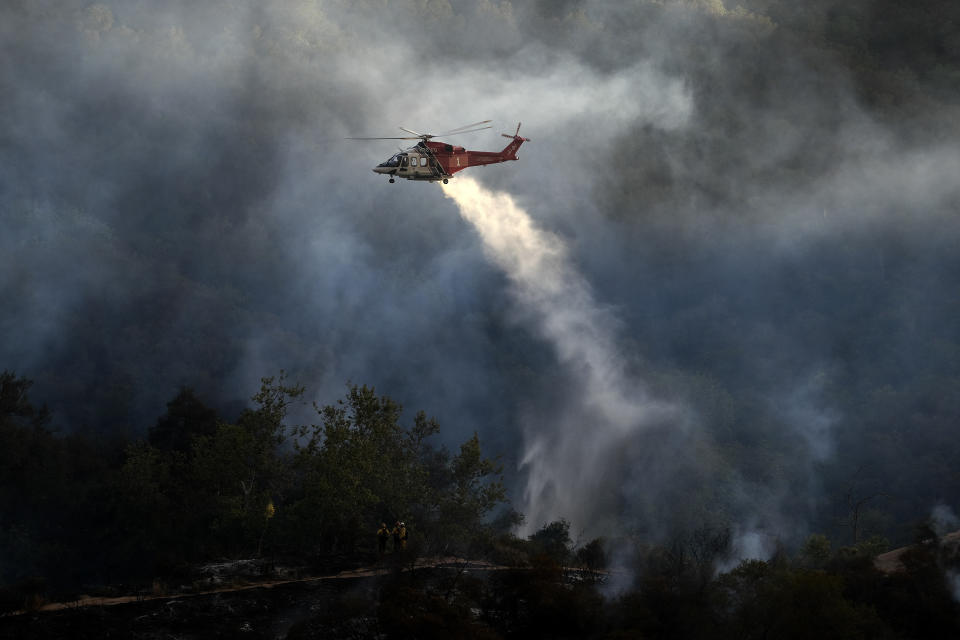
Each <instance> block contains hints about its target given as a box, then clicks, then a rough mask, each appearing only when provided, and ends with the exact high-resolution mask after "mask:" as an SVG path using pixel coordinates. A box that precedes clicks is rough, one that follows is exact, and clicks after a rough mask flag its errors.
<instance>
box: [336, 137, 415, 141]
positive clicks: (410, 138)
mask: <svg viewBox="0 0 960 640" xmlns="http://www.w3.org/2000/svg"><path fill="white" fill-rule="evenodd" d="M422 137H423V136H417V137H413V136H406V137H404V138H395V137H394V138H344V140H419V139H420V138H422Z"/></svg>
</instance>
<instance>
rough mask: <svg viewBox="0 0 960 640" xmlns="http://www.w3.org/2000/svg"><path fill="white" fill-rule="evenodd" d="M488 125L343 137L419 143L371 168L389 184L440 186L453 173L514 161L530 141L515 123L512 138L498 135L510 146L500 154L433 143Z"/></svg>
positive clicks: (485, 123) (486, 121) (486, 127)
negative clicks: (402, 180) (411, 182)
mask: <svg viewBox="0 0 960 640" xmlns="http://www.w3.org/2000/svg"><path fill="white" fill-rule="evenodd" d="M489 122H491V121H490V120H483V121H481V122H474V123H473V124H467V125H464V126H462V127H457V128H456V129H451V130H450V131H446V132H444V133H438V134H432V133H418V132H416V131H413V130H412V129H407V128H405V127H400V129H401V130H403V131H406V132H407V133H409V134H411V135H409V136H402V137H379V138H347V140H419V141H420V142H418V143H417V144H416V145H414V146H412V147H410V148H408V149H401V150H400V152H399V153H396V154H394V155H393V156H392V157H391V158H390V159H389V160H386V161H385V162H381V163H380V164H378V165H377V166H376V167H374V168H373V171H374V173H382V174H385V175H388V176H390V182H394V181H395V179H396V178H406V179H407V180H426V181H428V182H436V181H438V180H442V181H443V184H447V181H448V180H449V179H450V178H452V177H453V174H455V173H457V172H458V171H463V170H464V169H466V168H467V167H476V166H478V165H485V164H495V163H497V162H506V161H507V160H516V159H517V149H519V148H520V145H522V144H523V143H524V142H530V138H524V137H523V136H521V135H520V123H519V122H518V123H517V130H516V131H515V132H514V133H513V135H510V134H508V133H503V134H500V135H502V136H503V137H504V138H510V144H508V145H507V146H506V147H504V148H503V150H502V151H470V150H468V149H464V148H463V147H458V146H454V145H450V144H447V143H445V142H439V141H434V140H433V138H437V137H440V136H444V137H446V136H452V135H459V134H461V133H471V132H473V131H482V130H483V129H490V128H491V126H490V125H489V124H487V123H489ZM481 125H487V126H481Z"/></svg>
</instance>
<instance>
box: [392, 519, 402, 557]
mask: <svg viewBox="0 0 960 640" xmlns="http://www.w3.org/2000/svg"><path fill="white" fill-rule="evenodd" d="M391 533H392V534H393V551H394V553H396V552H398V551H400V521H399V520H397V524H395V525H394V526H393V531H391Z"/></svg>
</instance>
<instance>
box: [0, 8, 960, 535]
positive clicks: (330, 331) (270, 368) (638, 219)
mask: <svg viewBox="0 0 960 640" xmlns="http://www.w3.org/2000/svg"><path fill="white" fill-rule="evenodd" d="M728 4H732V3H728ZM847 4H848V5H850V6H853V5H856V6H858V7H860V8H861V9H862V10H863V11H868V10H869V7H870V3H868V2H862V3H847ZM0 52H2V56H0V95H2V96H3V98H2V103H0V104H2V108H0V299H2V302H3V305H2V309H0V331H2V335H3V336H4V338H3V340H2V341H0V367H3V368H7V369H12V370H15V371H16V372H17V373H19V374H21V375H25V376H27V377H29V378H32V379H34V380H35V381H36V386H35V392H36V394H37V395H38V396H39V397H40V398H42V399H44V400H45V401H47V402H49V403H50V404H51V405H52V407H53V408H54V409H55V411H56V415H57V416H58V419H59V420H60V422H61V423H62V425H63V426H64V428H65V429H74V428H89V429H96V428H98V425H100V426H102V425H104V424H110V425H112V428H118V427H119V428H125V427H124V426H123V425H129V429H130V430H131V431H132V432H133V433H138V432H142V431H143V430H144V429H145V428H146V427H147V426H149V425H150V424H152V422H153V421H154V420H155V419H156V417H157V416H159V415H160V414H161V413H162V412H163V410H164V403H165V402H166V401H167V400H169V399H171V398H172V397H173V396H174V394H175V393H176V391H177V389H178V387H179V386H180V385H184V384H185V385H190V386H193V387H195V388H196V389H198V391H199V392H200V393H201V395H202V396H203V397H205V398H206V399H207V400H208V401H209V402H210V403H211V404H214V405H216V406H218V407H220V408H221V409H222V410H224V411H229V410H231V409H235V408H236V407H238V406H241V405H242V403H243V402H245V400H246V398H247V397H249V395H251V394H252V393H253V392H254V391H255V390H256V388H257V386H258V380H259V378H260V377H262V376H267V375H274V374H276V373H277V372H278V371H279V370H280V369H281V368H282V369H285V370H286V371H288V372H289V374H290V377H291V378H294V379H296V380H298V381H300V382H302V383H304V384H306V385H307V387H308V392H309V395H310V399H311V400H317V401H318V402H320V403H327V402H332V401H333V400H335V399H336V398H337V397H339V396H340V395H341V394H342V392H343V390H344V384H345V383H346V382H347V381H352V382H356V383H361V384H363V383H365V384H370V385H374V386H375V387H376V388H377V390H378V391H379V392H381V393H385V394H387V395H390V396H391V397H394V398H395V399H397V400H399V401H400V402H402V403H403V404H404V405H405V406H407V407H408V408H409V409H410V410H411V415H412V411H414V410H417V409H421V408H422V409H424V410H426V411H427V412H428V413H430V414H432V415H436V416H437V417H438V419H439V420H440V423H441V425H442V427H443V430H444V434H445V435H444V441H445V442H447V443H448V444H451V445H453V444H455V443H457V442H458V441H460V440H462V439H463V438H464V437H465V436H466V435H468V434H469V433H471V432H472V431H474V430H476V431H478V432H480V435H481V440H482V441H483V442H484V443H485V444H486V446H487V450H488V451H489V452H490V453H503V454H504V460H505V462H506V463H507V470H508V474H509V477H510V482H511V484H512V486H513V496H514V499H515V502H516V503H517V504H518V506H523V502H524V498H523V495H524V489H525V488H526V489H527V490H528V494H527V495H528V496H529V489H530V484H529V483H528V480H529V475H527V474H528V473H529V470H530V467H529V466H528V467H523V466H522V465H521V463H522V462H523V460H525V459H527V460H528V461H529V459H530V455H531V452H534V451H535V450H536V448H537V447H538V446H553V447H558V446H562V447H572V448H573V449H571V450H576V449H577V446H578V440H577V435H576V434H578V433H579V434H580V436H579V437H581V438H582V444H583V449H581V451H594V452H596V451H600V452H602V454H603V459H602V460H600V461H598V462H597V463H596V464H599V465H602V466H603V467H604V469H605V470H606V471H605V475H604V476H603V477H602V478H599V479H598V480H597V482H598V483H599V484H597V485H596V489H594V490H593V492H594V493H598V494H600V495H601V497H600V498H598V499H597V504H600V505H602V510H604V513H602V514H599V513H596V510H597V508H598V507H596V506H595V507H592V508H593V512H591V511H589V510H587V511H584V510H581V509H579V507H576V506H571V505H570V499H569V496H567V498H568V499H567V500H555V501H554V502H550V504H551V505H555V508H554V507H550V508H543V509H540V510H535V511H536V515H535V516H534V517H535V519H540V520H545V519H547V518H551V517H568V518H574V519H575V520H577V519H578V518H579V519H580V520H589V522H583V521H576V522H575V525H577V526H579V527H584V528H588V529H589V528H590V527H591V525H595V524H596V521H598V520H604V519H605V518H610V519H611V520H616V519H618V518H619V519H621V520H625V521H629V523H630V526H632V527H634V528H637V529H639V530H642V531H647V532H651V533H659V532H662V531H663V530H664V529H665V528H666V527H669V526H672V525H685V524H689V519H690V518H695V517H700V516H702V514H703V513H708V514H712V517H716V518H717V519H718V520H724V521H727V522H734V523H736V524H737V526H738V527H739V530H741V531H742V532H754V533H755V532H757V531H759V532H761V534H762V535H760V537H759V538H758V537H757V536H756V535H753V537H748V536H744V537H743V539H744V540H758V539H760V540H762V539H764V538H763V536H765V535H766V536H768V538H769V539H772V537H773V536H775V535H776V534H777V532H779V531H780V530H782V529H785V528H793V529H799V530H802V529H803V528H804V527H805V526H806V524H805V523H806V522H807V521H808V518H811V517H812V514H813V513H814V512H815V511H816V510H817V509H820V508H823V505H824V501H823V499H822V496H821V490H822V482H823V481H822V479H821V478H820V476H819V473H818V471H817V470H818V469H822V468H823V465H825V464H828V463H830V462H831V461H833V460H835V459H836V457H837V456H838V444H837V443H838V441H839V440H840V439H842V438H841V436H842V434H844V433H849V431H850V430H853V429H862V428H863V425H862V422H858V421H857V420H856V419H855V416H851V415H848V413H846V409H845V408H844V407H847V406H848V405H847V404H844V405H843V407H841V406H840V405H841V404H843V403H840V402H839V401H838V399H837V398H838V394H837V389H836V386H837V385H838V384H841V385H845V386H844V388H845V389H846V388H847V387H848V386H849V385H850V384H851V381H852V380H853V381H855V380H862V379H863V377H862V375H861V374H863V373H865V372H869V373H870V374H871V375H873V374H877V375H881V377H882V376H883V375H886V374H885V373H883V372H887V371H896V372H897V375H903V376H922V375H933V374H936V375H944V374H946V375H953V377H954V378H955V379H956V378H957V370H958V366H960V365H958V361H957V359H956V357H955V355H954V356H950V355H949V354H948V355H947V356H942V357H941V356H935V355H933V354H935V353H937V352H936V350H935V346H934V345H935V343H938V342H939V343H951V341H952V344H957V342H958V340H957V328H956V324H957V323H956V319H957V315H956V314H957V312H958V302H957V300H956V298H957V291H958V284H960V261H958V258H957V255H956V251H955V247H956V246H957V240H958V236H960V233H958V232H960V222H958V220H960V217H958V215H957V214H958V202H960V181H957V179H956V176H957V175H960V145H958V144H957V142H958V135H957V134H958V130H957V124H956V123H957V121H958V120H957V118H956V107H949V108H948V106H943V105H938V104H932V105H930V104H922V105H919V106H917V107H916V108H915V109H911V108H908V107H909V105H908V107H905V108H904V109H903V110H902V112H901V113H903V114H904V115H905V117H904V118H902V119H894V120H891V119H889V118H885V117H884V116H883V113H881V112H878V111H877V110H876V109H875V108H872V107H868V106H866V105H865V104H864V103H863V99H862V86H860V85H859V84H858V79H857V77H855V72H854V71H853V70H851V69H849V68H847V67H845V66H844V65H843V64H842V59H841V58H840V57H838V56H835V55H832V54H831V53H829V52H828V51H825V50H821V49H818V48H816V47H814V46H809V47H807V46H804V44H803V43H802V42H800V41H798V40H797V39H796V35H795V34H793V35H790V34H786V33H785V30H784V29H783V28H781V27H778V26H777V25H775V24H773V23H772V22H770V21H769V20H767V19H762V18H760V17H757V16H753V15H745V14H744V13H743V12H740V13H734V12H733V11H727V9H726V7H725V5H724V3H722V2H719V1H712V2H711V1H702V2H686V3H683V2H667V3H652V2H636V3H623V2H612V1H609V2H607V1H599V0H597V1H583V2H576V1H569V2H513V3H511V2H506V1H504V2H494V1H481V2H457V1H453V0H451V1H447V0H426V1H418V0H409V1H406V2H404V1H387V0H380V1H373V0H371V1H368V2H363V1H360V2H347V1H342V2H337V1H332V0H331V1H318V2H309V1H299V2H287V1H284V2H280V1H277V2H245V1H240V0H219V1H211V2H203V3H195V2H187V1H183V2H167V3H159V4H158V3H154V2H138V1H133V0H128V1H124V2H119V1H117V2H102V3H87V2H76V3H64V2H43V1H31V2H27V1H23V2H7V3H4V7H3V8H2V9H0ZM950 109H952V110H950ZM484 119H492V120H494V127H495V128H494V129H492V130H489V131H482V132H478V133H472V134H467V135H463V136H459V137H457V139H456V140H453V139H451V141H453V142H456V143H457V144H463V145H465V146H467V147H468V148H471V149H499V148H501V147H502V146H503V145H504V144H505V143H506V140H504V139H503V138H501V137H500V136H499V135H498V134H499V133H501V132H512V131H513V130H514V128H515V127H516V124H517V122H523V125H522V127H521V134H522V135H525V136H528V137H529V138H531V139H532V141H531V142H529V143H527V144H525V145H524V147H523V148H522V149H521V150H520V154H519V155H520V160H519V161H518V162H516V163H507V164H501V165H494V166H491V167H486V168H477V169H472V170H470V171H469V173H470V175H471V176H472V177H473V178H475V179H476V180H477V181H478V182H479V183H480V184H481V185H484V186H485V187H487V188H490V189H493V190H496V191H497V192H500V193H505V194H509V195H510V197H511V198H512V201H513V202H514V203H515V205H516V206H517V207H519V208H521V209H522V210H523V212H524V213H525V214H526V215H528V216H529V218H530V220H532V222H533V224H535V225H536V228H537V229H539V230H542V231H543V232H544V233H547V234H550V237H555V238H556V239H557V241H558V242H560V243H561V244H562V246H563V247H564V251H565V258H566V260H565V262H564V265H563V269H562V270H561V273H560V276H559V278H560V280H559V282H562V283H565V284H564V286H567V287H568V288H567V289H565V291H569V292H573V293H571V294H570V295H576V296H583V297H584V298H583V299H585V300H588V301H589V308H590V309H591V311H590V317H591V318H594V319H597V320H598V321H599V322H601V324H602V325H603V327H604V328H603V335H604V338H603V340H604V341H606V342H605V345H604V347H603V348H604V350H605V351H604V352H605V353H608V354H609V359H610V361H612V362H613V363H614V368H615V370H616V371H617V372H620V374H622V378H623V379H624V380H627V381H629V385H634V384H635V385H638V386H637V387H636V388H637V389H640V388H642V389H643V392H642V393H643V397H644V398H645V399H648V400H650V401H651V402H656V403H659V404H660V406H669V407H673V408H674V409H675V411H676V413H675V414H673V416H674V418H673V419H672V420H673V421H672V422H671V420H660V419H658V420H657V421H656V424H653V425H650V424H648V425H647V426H646V427H645V428H644V429H640V430H637V431H636V432H633V431H631V434H633V435H632V436H631V438H629V439H628V440H627V441H625V442H620V444H619V445H618V446H617V447H615V450H614V451H611V450H608V449H607V448H603V447H600V448H597V447H594V448H593V449H591V443H592V444H593V445H596V441H595V440H591V437H592V436H591V433H592V431H591V428H592V423H593V422H594V421H595V420H598V418H597V416H596V415H593V414H592V413H591V405H590V403H589V402H584V400H583V398H584V388H583V381H584V378H583V377H582V376H581V375H580V374H579V373H578V372H577V371H576V370H572V369H571V368H570V367H567V366H564V365H563V356H562V350H561V349H560V347H559V346H558V345H559V344H560V343H559V342H557V341H552V340H551V339H550V338H549V337H548V336H545V334H544V332H543V326H542V323H540V321H538V320H537V318H536V317H535V316H536V314H532V312H531V309H530V308H529V307H528V306H525V305H524V303H523V300H522V298H521V297H518V294H517V289H516V287H515V286H514V285H512V284H511V280H510V278H509V276H508V275H507V272H506V271H505V270H504V269H503V267H502V265H499V264H498V263H497V262H496V260H492V259H490V255H489V253H487V252H485V247H484V243H483V240H482V238H481V236H480V235H479V234H478V232H477V230H476V229H475V228H474V227H473V226H472V225H471V224H470V223H469V222H468V221H466V220H464V219H463V218H461V217H460V216H459V215H458V213H457V207H456V205H455V204H454V203H453V202H452V201H451V200H449V199H447V198H444V196H443V193H442V191H441V189H440V188H439V187H437V186H436V185H428V184H417V183H412V182H406V181H402V182H400V183H397V184H393V185H391V184H388V183H387V181H386V179H385V178H384V177H383V176H377V175H375V174H373V173H372V172H371V171H370V168H371V167H372V166H374V165H376V164H378V163H379V162H381V161H383V160H384V159H386V158H387V157H389V156H390V155H391V154H392V153H394V152H395V151H396V146H395V145H393V144H392V143H391V141H370V142H356V141H346V140H344V138H345V137H347V136H377V135H380V136H393V135H401V134H402V132H401V131H400V130H399V129H398V128H397V127H398V126H404V127H407V128H411V129H414V130H417V131H426V132H437V131H443V130H446V129H450V128H453V127H456V126H459V125H462V124H466V123H469V122H475V121H479V120H484ZM852 327H856V332H855V333H854V332H852ZM930 336H932V337H930ZM877 372H881V373H880V374H878V373H877ZM620 374H618V375H620ZM883 379H884V380H885V378H883ZM889 383H890V384H897V379H894V378H891V380H889ZM629 385H628V386H629ZM630 388H634V387H630ZM856 392H857V391H856V390H854V389H851V390H850V393H856ZM618 393H620V392H618ZM638 393H639V392H638ZM621 395H625V396H630V395H631V392H622V393H621ZM635 399H636V398H633V400H635ZM631 401H632V400H631ZM743 415H750V416H751V417H753V418H755V419H756V420H755V421H752V422H751V424H749V425H747V424H740V423H738V422H737V417H738V416H743ZM227 417H230V416H229V415H228V416H227ZM297 417H298V418H300V419H304V420H308V419H310V417H309V412H308V411H307V410H306V408H305V409H304V410H303V411H302V412H301V413H300V414H299V415H298V416H297ZM561 430H562V433H564V434H566V435H565V436H564V438H566V439H565V440H564V441H563V443H562V445H561V444H558V442H559V441H558V440H556V438H558V437H559V435H558V434H560V433H561ZM845 430H846V431H845ZM551 443H552V444H551ZM738 443H739V444H738ZM758 443H760V444H759V445H758ZM739 445H744V446H748V445H749V446H753V445H757V446H761V448H762V449H763V451H765V452H766V453H768V454H769V456H770V458H769V459H767V460H764V461H761V462H757V461H756V460H743V459H739V458H738V457H737V456H736V451H738V448H737V447H738V446H739ZM564 455H567V454H564ZM570 455H573V454H570ZM557 459H558V460H559V459H563V456H559V457H558V458H557ZM554 472H555V473H559V474H563V473H564V471H563V470H561V469H555V470H554ZM544 495H546V494H544ZM690 496H695V497H696V498H695V499H693V500H691V499H690ZM788 496H790V498H791V504H790V506H789V507H787V506H786V499H787V497H788ZM798 497H799V502H798V501H797V498H798ZM954 497H955V496H954ZM949 498H950V497H947V498H946V500H947V501H948V502H949ZM544 500H547V498H544ZM578 501H582V499H581V498H580V497H577V498H575V499H574V502H578ZM526 506H527V507H528V509H529V508H530V507H531V506H532V505H531V503H530V500H529V498H528V499H527V505H526ZM932 506H933V505H932V504H931V505H928V506H925V507H923V508H924V509H926V508H929V507H932ZM952 506H953V507H955V508H956V507H960V505H957V504H953V505H952ZM561 511H574V512H576V513H566V512H561ZM528 524H529V525H531V526H533V527H536V526H539V525H541V524H543V522H529V523H528ZM596 528H598V527H596V526H595V527H594V529H596Z"/></svg>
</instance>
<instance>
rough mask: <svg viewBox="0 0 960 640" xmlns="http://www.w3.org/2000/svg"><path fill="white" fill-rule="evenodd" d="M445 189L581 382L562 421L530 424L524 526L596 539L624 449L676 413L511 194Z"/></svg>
mask: <svg viewBox="0 0 960 640" xmlns="http://www.w3.org/2000/svg"><path fill="white" fill-rule="evenodd" d="M443 189H444V194H445V195H446V196H447V197H448V198H451V199H452V200H453V201H454V202H455V203H456V204H457V206H458V208H459V210H460V214H461V216H463V218H464V219H465V220H467V221H468V222H470V223H471V224H472V225H473V226H474V227H475V228H476V230H477V231H478V233H479V234H480V237H481V238H482V240H483V246H484V252H485V254H486V256H487V257H488V258H489V259H490V260H491V261H492V262H493V263H495V264H496V265H497V266H499V267H500V268H501V269H503V271H504V272H505V273H506V274H507V276H508V278H509V279H510V282H511V293H512V295H513V297H514V299H515V301H516V303H517V306H518V308H519V309H520V310H521V311H522V312H523V314H524V316H525V318H527V319H528V321H529V322H530V324H531V325H532V327H533V329H534V330H535V332H536V333H537V334H539V335H540V336H541V337H542V338H544V339H545V340H546V341H547V342H548V343H549V344H550V345H551V346H552V347H553V348H554V350H555V353H556V356H557V359H558V361H559V363H560V364H561V366H562V367H563V368H564V373H565V374H566V375H567V376H569V377H570V378H571V379H572V380H574V381H575V387H576V388H575V389H574V390H573V392H572V393H571V394H568V395H567V397H566V400H565V402H566V404H565V406H563V407H561V408H559V409H560V411H559V413H558V415H556V416H550V417H549V418H545V419H535V418H534V419H530V420H527V421H526V423H525V424H524V437H525V449H524V455H523V458H522V466H523V467H524V469H525V471H526V473H527V483H526V487H525V489H524V495H523V502H524V503H523V511H524V513H525V514H526V516H527V526H528V527H529V528H531V529H536V528H538V527H539V526H540V525H542V524H544V523H546V522H548V521H550V520H554V519H557V518H566V519H568V520H569V521H571V523H572V524H573V525H574V527H575V528H578V530H589V531H591V532H594V531H595V530H597V529H598V528H600V527H598V523H600V522H601V521H602V520H603V519H604V518H609V517H610V516H611V515H612V513H611V512H613V511H615V508H614V507H615V505H612V504H611V503H610V500H611V499H615V498H616V494H617V493H618V488H619V486H620V482H619V479H618V478H617V477H616V468H617V465H616V463H615V462H616V461H617V459H618V456H620V455H621V453H622V445H623V444H624V443H625V442H626V441H627V439H628V438H629V436H630V435H631V434H634V433H635V432H636V431H637V430H638V429H641V428H643V427H645V426H646V425H649V424H651V423H652V422H653V421H655V420H662V419H664V418H665V417H667V416H669V415H670V414H671V413H673V412H674V408H673V407H671V406H669V405H668V404H667V403H664V402H660V401H656V400H653V399H651V398H650V397H649V395H648V393H647V392H646V390H645V388H644V385H643V384H642V381H641V380H639V379H637V377H636V376H634V375H631V373H630V372H629V371H628V368H627V363H626V360H625V358H624V357H623V356H622V355H621V353H620V349H619V348H618V346H617V343H616V339H617V330H616V329H617V325H616V320H615V318H613V317H612V316H611V314H610V313H609V312H607V311H606V310H604V309H602V308H600V307H599V306H598V305H597V303H596V302H595V301H594V298H593V293H592V291H591V288H590V285H589V284H588V283H587V282H586V280H584V278H583V277H582V276H581V275H580V273H579V272H578V271H577V269H576V268H575V266H574V265H573V263H572V261H571V260H570V256H569V254H568V251H567V248H566V245H565V244H564V243H563V241H562V240H561V239H560V238H559V237H558V236H556V235H554V234H552V233H550V232H547V231H544V230H542V229H538V228H537V227H536V225H534V223H533V221H532V220H531V218H530V216H529V215H528V214H527V212H526V211H524V210H523V209H522V208H521V207H519V206H518V205H517V204H516V202H514V200H513V198H511V197H510V195H509V194H506V193H502V192H495V191H491V190H489V189H487V188H485V187H483V186H482V185H480V184H479V183H477V182H476V181H475V180H472V179H470V178H457V181H456V182H455V183H451V184H449V185H445V186H444V187H443Z"/></svg>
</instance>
